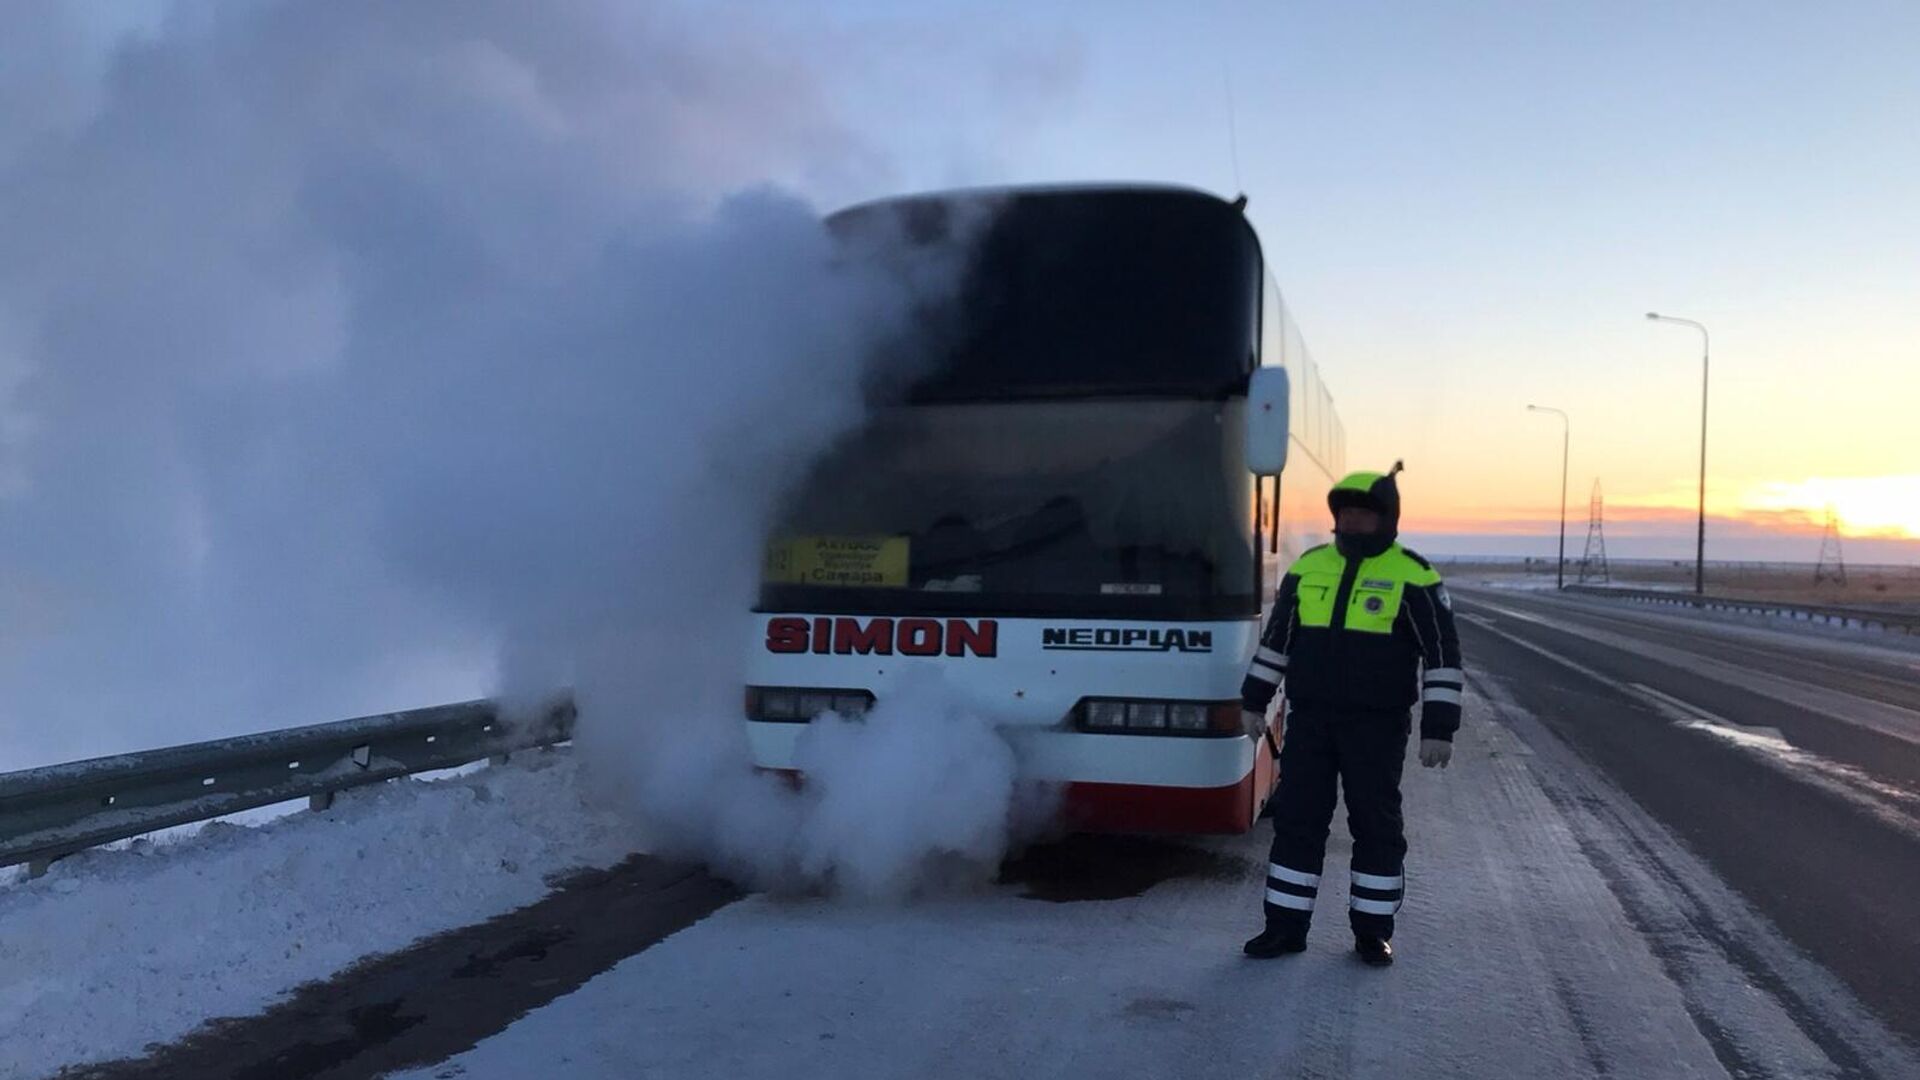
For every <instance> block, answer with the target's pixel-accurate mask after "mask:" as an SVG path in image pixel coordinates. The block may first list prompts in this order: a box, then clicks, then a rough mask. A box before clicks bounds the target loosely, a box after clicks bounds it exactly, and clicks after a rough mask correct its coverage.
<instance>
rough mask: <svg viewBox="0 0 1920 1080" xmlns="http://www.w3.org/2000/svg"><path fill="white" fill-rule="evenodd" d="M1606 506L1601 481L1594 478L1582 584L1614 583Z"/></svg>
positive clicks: (1582, 567)
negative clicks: (1602, 496) (1608, 543)
mask: <svg viewBox="0 0 1920 1080" xmlns="http://www.w3.org/2000/svg"><path fill="white" fill-rule="evenodd" d="M1605 519H1606V505H1605V503H1604V502H1603V501H1602V500H1601V498H1600V479H1599V478H1598V477H1595V478H1594V481H1593V497H1592V498H1591V499H1590V500H1588V502H1587V550H1586V552H1585V553H1584V554H1582V555H1581V556H1580V584H1582V585H1585V584H1586V583H1587V582H1589V581H1599V582H1602V583H1605V584H1612V583H1613V576H1612V575H1611V574H1610V573H1609V572H1608V570H1607V530H1606V528H1605Z"/></svg>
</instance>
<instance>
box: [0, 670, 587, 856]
mask: <svg viewBox="0 0 1920 1080" xmlns="http://www.w3.org/2000/svg"><path fill="white" fill-rule="evenodd" d="M573 721H574V708H573V704H572V702H571V701H562V702H560V703H558V704H555V705H552V706H549V707H547V708H546V709H545V710H544V712H542V713H540V714H539V715H536V716H534V717H531V718H529V719H525V720H519V719H509V718H507V717H504V716H502V714H501V712H500V709H499V707H498V706H497V704H496V703H494V702H492V701H467V702H461V703H459V704H454V705H436V706H433V707H432V708H426V709H414V710H411V711H408V712H397V713H384V714H381V715H378V716H362V717H357V718H355V719H352V720H340V721H337V722H334V723H331V724H314V725H312V726H309V727H297V728H287V729H285V730H281V731H268V732H262V733H260V734H257V735H239V736H235V737H233V738H228V739H215V740H213V741H211V742H203V743H191V744H188V745H186V746H173V747H167V748H165V749H161V750H145V751H141V752H139V753H133V754H116V755H114V756H112V757H103V758H92V759H89V760H86V761H74V762H68V763H67V764H64V765H47V766H43V767H41V768H37V769H26V770H23V771H21V772H12V773H3V774H0V867H5V866H13V865H16V864H19V863H26V864H27V868H28V874H29V875H30V876H37V875H38V874H40V873H43V872H44V871H45V870H46V868H47V864H49V863H51V862H52V861H53V860H55V859H58V858H61V857H62V856H65V855H71V854H73V853H74V852H76V851H84V850H86V849H87V848H90V847H97V846H99V845H101V844H106V843H111V842H112V841H115V840H124V839H127V838H128V837H133V836H140V835H142V834H144V833H150V832H153V831H155V830H156V829H164V828H168V827H170V826H174V825H186V824H190V823H192V822H196V821H205V820H207V819H209V818H215V817H219V816H221V815H223V814H232V813H237V812H239V811H241V810H251V809H253V808H254V807H258V806H268V805H271V804H273V803H278V802H286V801H289V800H292V799H302V798H304V799H307V800H308V803H309V805H310V806H312V807H313V808H314V809H325V808H326V807H327V806H329V805H331V804H332V801H333V796H334V794H335V793H337V792H340V791H345V790H347V789H348V788H354V787H359V786H361V785H364V784H374V783H379V782H380V781H382V780H391V779H393V778H395V777H400V776H407V775H410V774H412V773H417V772H426V771H428V770H431V769H450V768H454V767H455V766H459V765H466V764H469V763H471V762H475V761H479V760H481V759H483V758H490V759H494V760H505V758H506V755H508V754H510V753H512V752H514V751H516V750H527V749H531V748H533V747H538V746H551V745H553V744H554V743H558V742H563V741H565V740H567V739H570V738H572V737H573Z"/></svg>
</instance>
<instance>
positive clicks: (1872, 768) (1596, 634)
mask: <svg viewBox="0 0 1920 1080" xmlns="http://www.w3.org/2000/svg"><path fill="white" fill-rule="evenodd" d="M1455 595H1456V597H1457V601H1456V608H1457V611H1458V613H1459V615H1460V616H1461V618H1460V622H1461V633H1462V637H1463V641H1464V647H1465V649H1466V651H1467V654H1468V656H1469V657H1470V658H1471V663H1472V664H1473V666H1474V667H1475V669H1477V670H1479V671H1482V672H1485V673H1487V674H1488V675H1490V676H1492V677H1493V678H1494V679H1497V680H1498V682H1499V684H1500V686H1501V687H1502V688H1503V689H1504V690H1505V692H1506V693H1507V694H1508V695H1510V696H1511V698H1512V699H1513V701H1514V702H1515V703H1516V704H1517V705H1518V706H1519V707H1520V708H1522V709H1523V710H1524V711H1525V712H1527V713H1529V714H1531V715H1532V716H1534V717H1537V718H1538V719H1539V721H1540V722H1541V723H1542V724H1543V725H1544V726H1545V727H1546V728H1547V729H1548V730H1549V731H1551V732H1552V733H1553V734H1554V735H1555V736H1557V737H1558V738H1559V739H1561V740H1563V741H1564V742H1565V744H1566V745H1568V746H1570V747H1571V748H1572V749H1573V750H1574V751H1575V752H1576V753H1577V754H1579V755H1580V756H1581V757H1582V758H1583V759H1585V760H1586V761H1588V762H1590V763H1592V764H1593V765H1594V766H1596V767H1597V768H1598V769H1599V770H1600V771H1602V772H1604V773H1605V774H1606V776H1607V777H1608V779H1609V780H1610V781H1611V782H1612V783H1613V784H1615V785H1617V786H1618V787H1619V789H1620V790H1622V791H1624V792H1625V793H1626V794H1627V795H1629V796H1630V797H1631V798H1632V799H1633V800H1634V801H1635V802H1636V803H1638V804H1639V806H1640V807H1642V808H1644V809H1645V810H1646V811H1647V812H1648V813H1649V814H1650V815H1651V816H1652V817H1653V818H1654V819H1656V820H1658V821H1659V822H1660V823H1661V824H1662V825H1664V826H1666V827H1667V828H1669V829H1670V830H1672V832H1673V833H1674V834H1676V835H1678V836H1679V837H1680V838H1682V839H1683V840H1684V841H1685V842H1686V843H1687V844H1688V845H1689V846H1690V847H1691V848H1692V849H1693V850H1694V851H1695V852H1696V853H1698V854H1699V855H1701V856H1702V857H1703V858H1704V859H1705V860H1706V862H1707V863H1708V864H1709V865H1710V866H1711V867H1712V868H1713V870H1714V871H1716V872H1717V874H1718V875H1719V877H1720V878H1721V879H1722V880H1724V881H1725V882H1727V883H1728V884H1729V885H1731V886H1732V887H1733V889H1734V890H1735V891H1737V892H1738V893H1739V894H1741V896H1743V897H1744V898H1745V899H1746V900H1748V901H1749V902H1751V903H1752V904H1753V905H1754V906H1755V907H1756V908H1757V909H1758V910H1759V911H1760V912H1761V913H1762V914H1764V915H1765V916H1766V917H1767V918H1768V919H1770V920H1771V921H1772V922H1773V923H1774V924H1775V925H1777V926H1778V927H1779V928H1780V929H1781V930H1782V931H1783V932H1784V933H1785V935H1786V936H1787V938H1788V939H1789V940H1791V941H1792V942H1793V943H1794V944H1796V945H1797V946H1799V947H1800V948H1802V949H1804V950H1805V951H1806V953H1807V954H1808V955H1809V956H1811V957H1812V958H1814V959H1815V960H1817V961H1819V962H1820V963H1821V964H1822V965H1824V966H1825V967H1826V968H1827V969H1828V970H1830V971H1832V972H1833V973H1834V974H1836V975H1837V976H1839V978H1840V979H1841V980H1842V981H1843V982H1844V983H1845V984H1846V985H1847V986H1848V987H1849V988H1851V989H1852V990H1853V992H1855V993H1856V994H1858V995H1859V997H1860V998H1861V999H1863V1000H1864V1001H1865V1002H1867V1003H1868V1004H1869V1005H1870V1006H1871V1007H1872V1008H1874V1009H1875V1010H1876V1011H1878V1012H1879V1013H1880V1015H1881V1016H1882V1017H1883V1018H1884V1019H1885V1020H1886V1021H1887V1022H1888V1023H1889V1024H1890V1025H1891V1026H1892V1027H1893V1028H1894V1029H1896V1030H1897V1031H1899V1032H1900V1033H1901V1034H1902V1035H1904V1036H1905V1037H1906V1038H1907V1039H1910V1040H1916V1041H1920V924H1916V921H1915V918H1914V904H1913V901H1914V898H1915V897H1917V896H1920V652H1913V651H1907V650H1906V649H1903V648H1899V647H1896V646H1897V645H1898V644H1899V643H1898V642H1897V641H1895V640H1887V639H1884V638H1881V639H1879V640H1880V641H1884V642H1885V643H1884V644H1878V643H1876V637H1875V636H1868V635H1862V636H1859V637H1857V638H1855V639H1851V640H1849V639H1846V638H1836V637H1833V636H1827V635H1821V634H1816V633H1808V632H1806V631H1805V630H1799V631H1794V630H1774V629H1768V628H1766V627H1764V626H1763V625H1754V624H1750V623H1746V622H1735V621H1727V620H1719V619H1714V618H1710V617H1702V616H1700V615H1698V614H1695V613H1662V612H1659V611H1656V610H1649V609H1644V608H1640V607H1637V606H1634V605H1627V604H1619V603H1615V602H1611V601H1607V600H1604V599H1576V598H1564V599H1563V598H1560V597H1556V596H1552V595H1550V594H1548V595H1541V594H1536V593H1524V592H1513V591H1500V590H1468V589H1456V590H1455Z"/></svg>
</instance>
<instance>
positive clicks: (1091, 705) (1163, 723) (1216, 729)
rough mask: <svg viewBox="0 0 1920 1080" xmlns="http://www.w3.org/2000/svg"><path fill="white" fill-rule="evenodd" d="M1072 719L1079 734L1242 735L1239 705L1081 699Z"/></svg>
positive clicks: (1234, 703)
mask: <svg viewBox="0 0 1920 1080" xmlns="http://www.w3.org/2000/svg"><path fill="white" fill-rule="evenodd" d="M1073 719H1074V722H1075V726H1077V727H1078V728H1079V729H1080V730H1081V731H1094V732H1117V733H1121V734H1138V735H1155V734H1166V735H1202V736H1221V735H1245V734H1246V732H1244V731H1242V730H1241V728H1240V703H1239V702H1238V701H1147V700H1140V699H1128V698H1081V699H1080V703H1079V704H1078V705H1076V706H1074V712H1073Z"/></svg>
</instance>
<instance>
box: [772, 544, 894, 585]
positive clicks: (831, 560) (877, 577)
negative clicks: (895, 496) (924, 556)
mask: <svg viewBox="0 0 1920 1080" xmlns="http://www.w3.org/2000/svg"><path fill="white" fill-rule="evenodd" d="M907 551H908V542H907V538H906V537H904V536H788V537H782V538H780V539H777V540H775V541H774V542H773V543H771V544H769V545H767V566H766V579H767V580H768V581H770V582H776V583H780V584H786V585H840V586H853V587H856V588H893V589H901V588H905V587H906V585H907Z"/></svg>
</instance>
